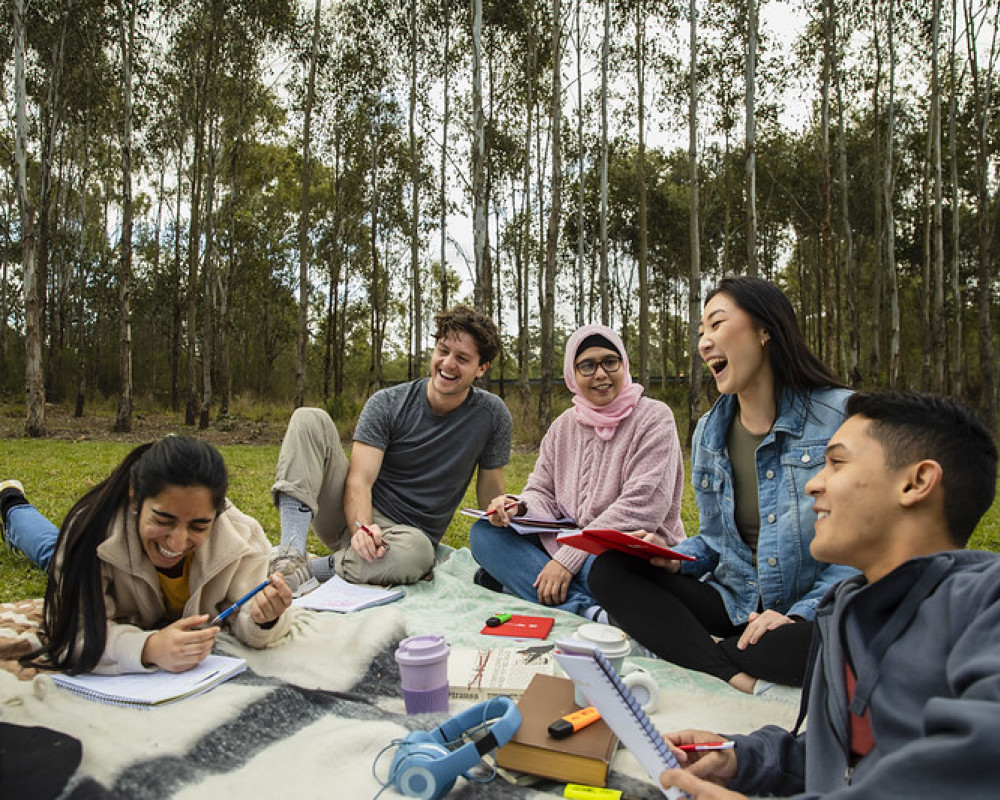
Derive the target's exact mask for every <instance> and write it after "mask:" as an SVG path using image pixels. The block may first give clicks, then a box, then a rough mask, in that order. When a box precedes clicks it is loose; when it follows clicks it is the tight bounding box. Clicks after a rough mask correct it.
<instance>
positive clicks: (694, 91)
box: [664, 0, 702, 446]
mask: <svg viewBox="0 0 1000 800" xmlns="http://www.w3.org/2000/svg"><path fill="white" fill-rule="evenodd" d="M688 28H689V32H690V35H689V37H688V42H689V55H688V120H687V122H688V175H689V181H690V187H689V191H690V204H691V207H690V211H689V215H688V220H689V228H688V230H689V234H688V235H689V237H690V242H689V247H690V250H691V266H690V271H689V273H688V284H687V291H688V315H687V323H688V324H687V343H688V363H687V370H688V431H687V435H686V443H687V444H688V445H689V446H690V444H691V439H692V437H693V435H694V428H695V424H696V422H697V420H698V418H699V417H700V416H701V374H702V373H701V364H700V363H699V362H700V361H701V359H700V358H699V355H698V323H699V320H700V319H701V221H700V218H699V208H698V206H699V199H698V0H689V2H688ZM665 372H666V370H664V373H665ZM664 377H665V375H664Z"/></svg>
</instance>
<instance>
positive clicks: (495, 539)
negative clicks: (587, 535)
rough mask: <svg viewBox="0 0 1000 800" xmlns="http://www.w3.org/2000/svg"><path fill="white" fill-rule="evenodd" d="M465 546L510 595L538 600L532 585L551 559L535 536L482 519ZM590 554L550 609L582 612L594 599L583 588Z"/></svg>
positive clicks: (589, 562)
mask: <svg viewBox="0 0 1000 800" xmlns="http://www.w3.org/2000/svg"><path fill="white" fill-rule="evenodd" d="M469 548H470V549H471V550H472V555H473V557H474V558H475V559H476V561H478V562H479V563H480V564H481V565H482V566H483V568H484V569H485V570H486V571H487V572H488V573H490V575H492V576H493V577H494V578H496V579H497V580H498V581H500V583H502V584H503V585H504V588H505V589H506V590H507V591H509V592H511V593H512V594H515V595H517V596H518V597H522V598H524V599H525V600H530V601H531V602H533V603H537V602H538V590H537V589H535V587H534V586H533V585H532V584H533V583H534V582H535V578H537V577H538V573H539V572H541V571H542V568H543V567H544V566H545V565H546V564H548V563H549V561H551V560H552V558H551V556H549V554H548V553H547V552H546V550H545V548H544V547H543V546H542V542H541V540H540V539H539V538H538V536H536V535H534V534H530V535H527V536H522V535H521V534H519V533H516V532H515V531H513V530H511V529H510V528H499V527H497V526H495V525H491V524H490V523H489V522H487V521H486V520H485V519H481V520H478V521H477V522H476V523H475V524H474V525H473V526H472V530H471V531H469ZM593 563H594V556H588V557H587V560H586V561H584V562H583V566H582V567H581V568H580V571H579V572H578V573H577V574H576V575H574V576H573V580H572V581H571V582H570V584H569V588H568V589H567V592H566V602H565V603H562V604H561V605H558V606H553V608H558V609H561V610H563V611H569V612H570V613H573V614H580V615H583V612H584V611H586V610H587V609H588V608H590V607H591V606H594V605H597V601H596V600H595V599H594V597H593V595H591V594H590V590H589V589H588V588H587V576H588V575H589V574H590V566H591V564H593Z"/></svg>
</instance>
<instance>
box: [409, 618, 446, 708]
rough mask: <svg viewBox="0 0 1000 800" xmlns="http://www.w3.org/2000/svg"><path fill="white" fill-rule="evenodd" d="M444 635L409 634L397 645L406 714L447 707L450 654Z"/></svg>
mask: <svg viewBox="0 0 1000 800" xmlns="http://www.w3.org/2000/svg"><path fill="white" fill-rule="evenodd" d="M449 652H450V648H449V647H448V645H447V643H446V642H445V640H444V636H442V635H441V634H437V633H430V634H424V635H421V636H410V637H409V638H407V639H403V641H401V642H400V643H399V647H398V648H396V663H397V664H399V679H400V683H401V684H402V688H403V700H404V701H405V703H406V713H408V714H420V713H424V712H427V711H447V710H448V654H449Z"/></svg>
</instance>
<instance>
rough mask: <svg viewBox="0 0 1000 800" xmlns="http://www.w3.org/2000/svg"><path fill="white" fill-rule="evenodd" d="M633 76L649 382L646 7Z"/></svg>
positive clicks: (642, 379)
mask: <svg viewBox="0 0 1000 800" xmlns="http://www.w3.org/2000/svg"><path fill="white" fill-rule="evenodd" d="M635 78H636V93H637V99H638V104H639V106H638V110H639V113H638V115H637V116H638V122H639V147H638V150H637V165H636V166H637V170H636V171H637V172H638V180H639V383H641V384H642V385H643V386H649V252H648V251H649V230H648V224H647V218H648V204H649V201H648V199H647V191H646V130H645V129H646V9H645V7H644V4H642V3H638V4H637V5H636V12H635Z"/></svg>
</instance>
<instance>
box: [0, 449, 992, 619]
mask: <svg viewBox="0 0 1000 800" xmlns="http://www.w3.org/2000/svg"><path fill="white" fill-rule="evenodd" d="M132 447H134V445H133V444H130V443H125V442H116V441H67V440H51V439H42V440H33V439H3V440H2V441H0V480H2V479H5V478H18V479H19V480H20V481H21V482H22V483H24V485H25V489H26V491H27V493H28V499H29V500H31V501H32V503H34V504H35V506H36V507H37V508H38V509H39V510H40V511H41V512H42V513H43V514H45V515H46V516H48V517H49V518H50V519H51V520H53V521H54V522H55V523H56V524H59V523H61V522H62V519H63V517H64V516H65V515H66V512H67V511H68V510H69V508H70V506H71V505H72V504H73V502H74V501H75V500H76V499H77V498H78V497H79V496H80V495H81V494H83V492H84V491H86V489H88V488H89V487H90V486H92V485H93V484H94V483H96V482H97V481H99V480H101V479H102V478H104V477H105V476H107V475H108V474H109V473H110V472H111V470H112V469H113V468H114V466H115V465H116V464H117V463H118V462H119V461H120V460H121V459H122V457H123V456H124V455H125V453H127V452H128V451H129V450H130V449H131V448H132ZM220 450H221V451H222V453H223V455H224V457H225V459H226V464H227V465H228V466H229V475H230V491H229V497H230V499H231V500H232V501H233V502H234V503H235V504H236V505H237V506H239V507H240V508H241V509H242V510H243V511H245V512H246V513H248V514H251V515H252V516H254V517H256V518H257V519H258V520H260V523H261V524H262V525H263V526H264V530H265V531H266V532H267V535H268V537H269V538H270V539H271V540H272V541H274V542H277V541H278V532H279V527H278V513H277V511H276V510H275V508H274V507H273V505H272V504H271V498H270V492H269V488H270V486H271V482H272V481H273V479H274V465H275V462H276V461H277V457H278V445H277V444H266V445H221V446H220ZM536 457H537V452H520V453H514V455H513V456H512V458H511V463H510V464H509V465H508V467H507V468H506V469H505V476H506V482H507V488H508V489H509V490H511V491H517V490H519V489H521V488H522V487H523V486H524V483H525V481H526V480H527V478H528V474H529V473H530V472H531V467H532V466H533V464H534V463H535V458H536ZM463 505H475V496H474V493H473V492H472V491H471V490H470V491H469V492H468V493H467V494H466V497H465V500H464V502H463ZM681 514H682V517H683V520H684V527H685V529H686V530H687V531H688V533H689V534H691V533H694V532H696V531H697V529H698V516H697V511H696V509H695V504H694V494H693V492H692V490H691V486H690V483H688V482H687V481H685V487H684V499H683V504H682V510H681ZM471 523H472V520H471V519H470V518H469V517H465V516H462V515H460V514H456V516H455V519H454V520H453V522H452V524H451V527H450V528H449V530H448V534H447V536H446V537H445V542H446V543H447V544H450V545H452V546H454V547H461V546H462V545H464V544H466V543H467V542H468V536H469V526H470V525H471ZM970 545H971V546H972V547H977V548H980V549H985V550H994V551H998V552H1000V506H998V504H994V506H993V508H991V509H990V511H989V512H988V513H987V515H986V517H984V519H983V521H982V522H981V523H980V525H979V528H978V529H977V531H976V533H975V535H974V536H973V539H972V542H971V543H970ZM310 547H311V548H312V549H313V551H314V552H317V553H323V552H326V550H325V548H324V547H323V545H321V544H320V543H319V540H317V539H316V538H315V537H314V536H310ZM44 591H45V574H44V573H43V572H42V571H40V570H38V569H35V568H34V567H32V566H31V565H30V564H29V563H28V561H27V559H25V558H24V556H22V555H21V554H20V553H16V552H14V551H13V550H11V549H9V548H3V549H2V550H0V602H8V601H11V600H20V599H22V598H26V597H40V596H42V595H43V594H44Z"/></svg>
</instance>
